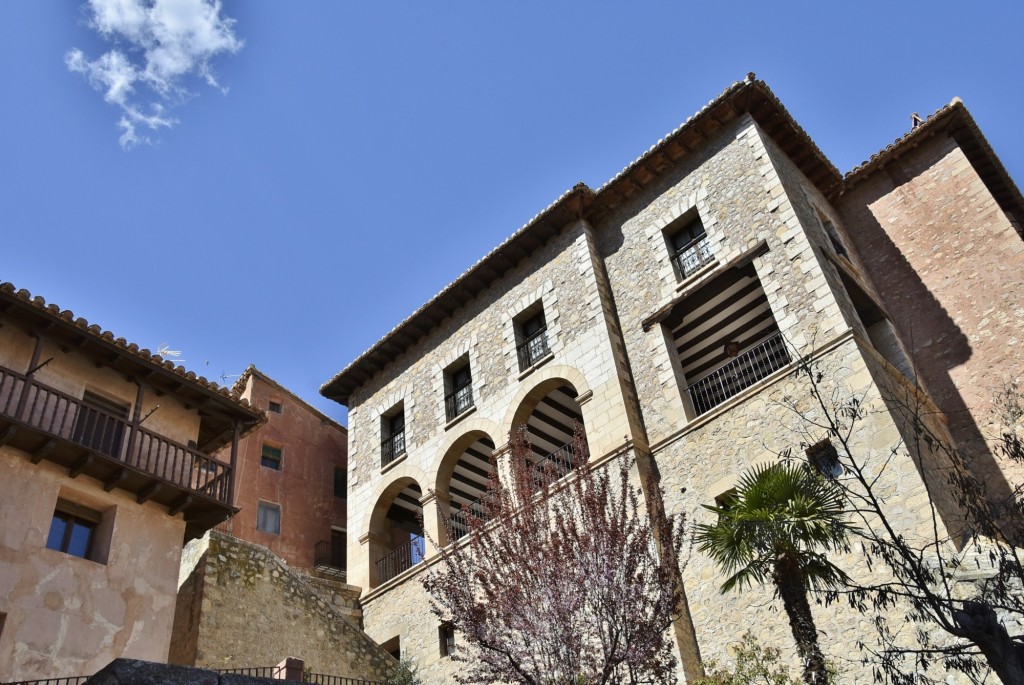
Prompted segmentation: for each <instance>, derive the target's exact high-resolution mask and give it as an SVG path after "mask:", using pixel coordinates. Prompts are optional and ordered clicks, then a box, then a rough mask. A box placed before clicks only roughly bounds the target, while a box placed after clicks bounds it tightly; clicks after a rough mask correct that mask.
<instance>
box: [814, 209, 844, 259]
mask: <svg viewBox="0 0 1024 685" xmlns="http://www.w3.org/2000/svg"><path fill="white" fill-rule="evenodd" d="M820 218H821V226H822V228H824V229H825V233H827V234H828V239H829V241H831V243H832V249H833V250H834V251H835V253H836V254H837V255H839V256H840V257H846V258H847V259H849V258H850V255H849V254H847V253H846V247H844V246H843V241H842V239H841V238H840V237H839V231H837V230H836V227H835V225H834V224H833V223H832V222H831V221H829V219H828V217H825V216H822V217H820Z"/></svg>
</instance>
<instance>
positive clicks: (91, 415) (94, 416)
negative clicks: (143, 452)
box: [71, 390, 131, 459]
mask: <svg viewBox="0 0 1024 685" xmlns="http://www.w3.org/2000/svg"><path fill="white" fill-rule="evenodd" d="M130 409H131V408H130V407H129V406H128V405H127V404H121V403H120V402H117V401H115V400H110V399H107V398H106V397H104V396H103V395H98V394H96V393H94V392H89V391H88V390H86V391H85V394H84V395H82V406H81V409H79V411H78V416H77V417H76V418H75V427H74V428H73V429H72V432H71V439H72V440H74V441H75V442H77V443H78V444H79V445H85V446H86V447H88V448H89V449H92V450H95V451H97V452H100V453H101V454H105V455H107V456H108V457H114V458H115V459H119V458H120V457H121V445H122V444H123V443H124V434H125V430H126V429H127V427H128V412H129V411H130Z"/></svg>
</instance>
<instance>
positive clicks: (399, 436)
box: [380, 404, 405, 466]
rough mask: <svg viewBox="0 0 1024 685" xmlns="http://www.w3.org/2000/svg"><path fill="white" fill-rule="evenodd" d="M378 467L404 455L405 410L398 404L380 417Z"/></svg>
mask: <svg viewBox="0 0 1024 685" xmlns="http://www.w3.org/2000/svg"><path fill="white" fill-rule="evenodd" d="M381 435H382V436H383V438H382V439H381V441H380V465H381V466H387V465H388V464H390V463H391V462H393V461H394V460H395V459H397V458H398V457H400V456H402V455H403V454H405V408H404V407H403V406H402V405H401V404H400V405H398V406H397V407H396V408H395V409H392V410H391V411H390V412H388V413H387V414H385V415H384V416H382V417H381Z"/></svg>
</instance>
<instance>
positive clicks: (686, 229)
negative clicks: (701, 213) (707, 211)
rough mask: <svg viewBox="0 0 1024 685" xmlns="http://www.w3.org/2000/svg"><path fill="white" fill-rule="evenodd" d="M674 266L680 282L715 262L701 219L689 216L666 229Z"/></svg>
mask: <svg viewBox="0 0 1024 685" xmlns="http://www.w3.org/2000/svg"><path fill="white" fill-rule="evenodd" d="M665 238H666V240H667V241H668V247H669V252H670V253H671V255H672V266H673V268H675V270H676V276H678V277H679V280H683V279H684V278H689V277H690V276H692V275H693V274H695V273H697V272H698V271H700V270H701V269H703V268H704V267H705V266H707V265H708V264H711V263H712V262H714V261H715V256H714V255H713V254H712V253H711V245H710V244H709V243H708V236H707V233H706V232H705V231H704V224H703V223H701V220H700V217H694V216H692V215H688V216H686V217H684V218H683V219H681V220H679V221H676V222H673V223H672V224H671V225H669V226H668V228H666V229H665Z"/></svg>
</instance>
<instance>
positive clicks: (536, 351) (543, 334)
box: [513, 302, 551, 371]
mask: <svg viewBox="0 0 1024 685" xmlns="http://www.w3.org/2000/svg"><path fill="white" fill-rule="evenodd" d="M513 324H514V325H515V332H516V354H517V356H518V357H519V370H520V371H525V370H526V369H528V368H530V367H531V366H533V365H534V364H536V363H537V362H539V361H540V360H541V359H543V358H545V357H546V356H547V355H548V354H549V353H550V352H551V348H550V347H549V346H548V328H547V322H546V321H545V319H544V307H543V305H542V304H541V303H540V302H537V303H535V304H533V305H531V306H530V307H528V308H527V309H526V310H525V311H524V312H523V313H522V314H520V315H519V316H517V317H516V318H515V319H514V320H513Z"/></svg>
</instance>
